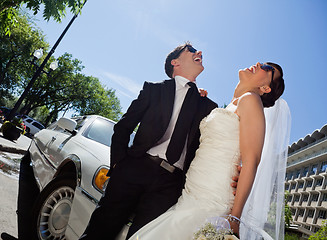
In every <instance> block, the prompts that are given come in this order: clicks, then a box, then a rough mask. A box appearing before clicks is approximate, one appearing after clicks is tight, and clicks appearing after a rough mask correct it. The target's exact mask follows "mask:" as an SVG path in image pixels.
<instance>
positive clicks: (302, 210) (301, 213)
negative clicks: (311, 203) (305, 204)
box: [299, 209, 304, 217]
mask: <svg viewBox="0 0 327 240" xmlns="http://www.w3.org/2000/svg"><path fill="white" fill-rule="evenodd" d="M303 214H304V209H300V211H299V216H300V217H303Z"/></svg>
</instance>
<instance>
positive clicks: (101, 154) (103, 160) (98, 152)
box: [74, 137, 110, 166]
mask: <svg viewBox="0 0 327 240" xmlns="http://www.w3.org/2000/svg"><path fill="white" fill-rule="evenodd" d="M74 140H75V143H76V144H78V145H79V146H80V147H82V148H83V149H84V150H85V151H88V152H89V154H91V155H93V156H94V157H95V158H96V159H97V160H98V161H99V162H100V163H99V164H100V165H107V166H109V163H110V147H108V146H106V145H104V144H102V143H98V142H96V141H93V140H91V139H88V138H85V137H80V138H76V139H74Z"/></svg>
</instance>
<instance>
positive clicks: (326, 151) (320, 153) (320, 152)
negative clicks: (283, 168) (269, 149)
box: [287, 137, 327, 167]
mask: <svg viewBox="0 0 327 240" xmlns="http://www.w3.org/2000/svg"><path fill="white" fill-rule="evenodd" d="M325 138H326V137H325ZM326 139H327V138H326ZM325 153H327V148H323V149H321V150H320V151H318V152H314V153H312V154H310V155H307V156H305V157H302V158H299V159H297V160H296V161H294V162H291V163H288V162H287V167H291V166H294V165H296V164H297V163H299V162H303V161H305V160H307V159H310V158H314V157H317V156H319V155H323V154H325ZM288 157H290V155H289V156H288Z"/></svg>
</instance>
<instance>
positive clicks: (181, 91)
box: [147, 76, 190, 169]
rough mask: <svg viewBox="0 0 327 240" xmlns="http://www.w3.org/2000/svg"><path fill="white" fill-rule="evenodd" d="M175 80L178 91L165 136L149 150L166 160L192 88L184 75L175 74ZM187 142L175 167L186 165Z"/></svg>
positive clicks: (181, 167)
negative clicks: (179, 116)
mask: <svg viewBox="0 0 327 240" xmlns="http://www.w3.org/2000/svg"><path fill="white" fill-rule="evenodd" d="M175 82H176V93H175V100H174V107H173V112H172V116H171V118H170V122H169V125H168V128H167V130H166V132H165V134H164V135H163V137H162V138H161V139H160V140H159V141H158V142H157V144H156V145H155V146H154V147H152V148H151V149H149V150H148V151H147V153H148V154H150V155H152V156H158V157H160V158H162V159H165V160H167V157H166V151H167V148H168V144H169V142H170V138H171V136H172V134H173V131H174V127H175V125H176V121H177V118H178V115H179V112H180V111H181V108H182V105H183V101H184V98H185V96H186V93H187V90H188V89H189V88H190V86H189V85H188V84H187V83H188V82H189V80H188V79H186V78H184V77H181V76H175ZM186 139H187V138H186ZM186 143H187V140H186V141H185V145H184V149H183V152H182V154H181V157H180V159H179V160H178V161H177V162H176V163H175V164H174V166H175V167H178V168H180V169H183V166H184V161H185V155H186Z"/></svg>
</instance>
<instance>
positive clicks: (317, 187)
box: [315, 186, 323, 191]
mask: <svg viewBox="0 0 327 240" xmlns="http://www.w3.org/2000/svg"><path fill="white" fill-rule="evenodd" d="M315 190H316V191H321V190H323V187H322V186H316V187H315Z"/></svg>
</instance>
